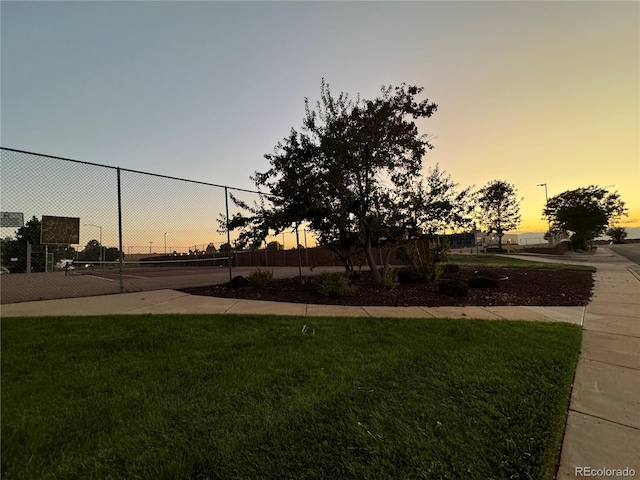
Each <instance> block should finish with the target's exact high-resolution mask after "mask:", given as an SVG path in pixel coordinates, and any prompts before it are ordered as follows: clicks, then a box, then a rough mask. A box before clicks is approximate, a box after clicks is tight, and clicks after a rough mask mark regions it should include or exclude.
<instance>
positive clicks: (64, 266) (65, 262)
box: [56, 258, 76, 270]
mask: <svg viewBox="0 0 640 480" xmlns="http://www.w3.org/2000/svg"><path fill="white" fill-rule="evenodd" d="M67 265H68V267H67ZM56 268H57V269H58V270H65V269H67V268H68V269H69V270H74V269H75V268H76V267H74V266H73V260H70V259H68V258H63V259H62V260H60V261H59V262H58V263H56Z"/></svg>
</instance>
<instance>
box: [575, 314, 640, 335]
mask: <svg viewBox="0 0 640 480" xmlns="http://www.w3.org/2000/svg"><path fill="white" fill-rule="evenodd" d="M625 318H633V317H625ZM584 331H585V332H593V333H606V334H608V335H620V336H621V337H631V338H640V335H632V334H630V333H614V332H607V331H605V330H591V329H590V328H585V329H584Z"/></svg>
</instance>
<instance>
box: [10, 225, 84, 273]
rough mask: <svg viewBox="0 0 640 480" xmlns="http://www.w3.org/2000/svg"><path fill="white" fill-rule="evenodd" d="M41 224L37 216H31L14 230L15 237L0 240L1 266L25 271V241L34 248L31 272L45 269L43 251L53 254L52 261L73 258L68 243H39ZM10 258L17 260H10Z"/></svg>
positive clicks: (72, 252) (73, 253)
mask: <svg viewBox="0 0 640 480" xmlns="http://www.w3.org/2000/svg"><path fill="white" fill-rule="evenodd" d="M41 230H42V224H41V222H40V220H39V219H38V218H37V217H32V218H31V220H28V221H27V222H26V223H25V225H24V226H23V227H20V228H19V229H18V230H16V232H15V238H10V237H9V238H5V239H3V240H2V266H4V267H6V268H8V269H9V271H10V272H11V273H24V272H26V271H27V242H28V243H30V244H31V245H33V246H35V247H36V248H33V249H32V254H31V270H32V271H33V272H44V271H46V258H45V251H48V253H50V254H53V263H54V264H55V263H57V262H59V261H60V260H62V259H63V258H74V257H75V254H76V250H75V248H73V247H72V246H70V245H49V246H48V247H46V249H45V246H44V245H40V232H41ZM12 258H17V259H18V260H17V261H15V262H12V261H11V259H12Z"/></svg>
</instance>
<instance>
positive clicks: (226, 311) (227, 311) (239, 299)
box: [224, 298, 242, 313]
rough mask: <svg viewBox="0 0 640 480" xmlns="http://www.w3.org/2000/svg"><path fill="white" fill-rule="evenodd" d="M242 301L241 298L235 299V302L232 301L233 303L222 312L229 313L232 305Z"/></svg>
mask: <svg viewBox="0 0 640 480" xmlns="http://www.w3.org/2000/svg"><path fill="white" fill-rule="evenodd" d="M241 301H242V299H241V298H238V299H237V301H236V302H235V303H233V305H231V306H230V307H229V308H227V309H226V310H225V311H224V313H229V310H231V309H232V308H233V307H235V306H236V305H238V304H239V303H240V302H241Z"/></svg>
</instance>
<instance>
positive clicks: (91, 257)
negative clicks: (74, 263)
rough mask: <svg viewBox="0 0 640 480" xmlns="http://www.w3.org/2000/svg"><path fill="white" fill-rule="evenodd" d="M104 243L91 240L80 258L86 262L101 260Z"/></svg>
mask: <svg viewBox="0 0 640 480" xmlns="http://www.w3.org/2000/svg"><path fill="white" fill-rule="evenodd" d="M101 249H102V245H101V244H100V242H99V241H98V240H95V239H93V240H89V241H88V242H87V245H86V246H85V247H84V249H83V250H82V252H80V254H79V255H78V258H79V259H80V260H82V261H85V262H97V261H99V260H100V250H101Z"/></svg>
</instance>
